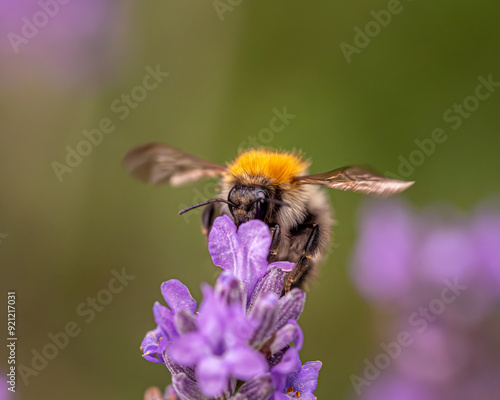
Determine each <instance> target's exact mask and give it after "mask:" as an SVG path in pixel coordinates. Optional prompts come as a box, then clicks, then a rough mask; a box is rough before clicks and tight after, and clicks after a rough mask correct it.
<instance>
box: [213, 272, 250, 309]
mask: <svg viewBox="0 0 500 400" xmlns="http://www.w3.org/2000/svg"><path fill="white" fill-rule="evenodd" d="M242 286H243V285H242V282H241V281H240V280H239V279H237V278H236V277H235V276H234V275H233V273H232V272H230V271H222V273H221V274H220V275H219V277H218V278H217V281H216V282H215V287H214V293H215V295H216V296H217V297H218V298H219V299H221V300H223V301H224V302H226V303H227V304H231V303H239V304H243V298H244V296H243V287H242ZM245 297H246V295H245Z"/></svg>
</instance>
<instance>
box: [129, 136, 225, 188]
mask: <svg viewBox="0 0 500 400" xmlns="http://www.w3.org/2000/svg"><path fill="white" fill-rule="evenodd" d="M123 167H124V169H125V170H126V171H127V172H128V173H130V175H132V176H133V177H134V178H137V179H140V180H141V181H144V182H147V183H150V184H153V185H157V184H161V183H170V184H171V185H173V186H178V185H182V184H184V183H188V182H193V181H197V180H198V179H201V178H209V177H216V176H220V175H222V174H223V173H224V172H225V171H226V167H224V166H222V165H219V164H215V163H211V162H210V161H206V160H203V159H201V158H198V157H195V156H193V155H191V154H188V153H185V152H183V151H181V150H177V149H174V148H173V147H170V146H167V145H164V144H161V143H149V144H146V145H142V146H138V147H134V148H132V149H131V150H130V151H129V152H128V153H127V154H126V155H125V157H124V158H123Z"/></svg>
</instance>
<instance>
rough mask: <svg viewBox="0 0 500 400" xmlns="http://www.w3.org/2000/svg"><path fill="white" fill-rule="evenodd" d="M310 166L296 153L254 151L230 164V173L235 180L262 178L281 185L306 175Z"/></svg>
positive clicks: (240, 156) (244, 154)
mask: <svg viewBox="0 0 500 400" xmlns="http://www.w3.org/2000/svg"><path fill="white" fill-rule="evenodd" d="M308 166H309V164H308V163H307V162H306V161H304V160H302V158H301V157H300V156H298V155H297V154H295V153H286V152H279V151H271V150H265V149H252V150H248V151H246V152H244V153H242V154H240V155H239V156H238V157H237V158H236V160H234V161H233V162H232V163H231V164H229V165H228V172H229V173H230V174H231V175H232V176H233V177H235V178H249V177H260V178H264V179H266V180H268V181H269V182H270V183H273V184H278V185H279V184H282V183H288V182H291V181H292V179H293V178H294V177H296V176H298V175H301V174H303V173H305V171H306V170H307V167H308Z"/></svg>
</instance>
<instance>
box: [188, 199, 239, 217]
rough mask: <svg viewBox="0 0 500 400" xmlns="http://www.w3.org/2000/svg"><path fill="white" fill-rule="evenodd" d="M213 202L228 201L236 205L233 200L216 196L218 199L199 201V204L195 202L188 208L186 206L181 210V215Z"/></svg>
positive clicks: (233, 205) (231, 204) (232, 205)
mask: <svg viewBox="0 0 500 400" xmlns="http://www.w3.org/2000/svg"><path fill="white" fill-rule="evenodd" d="M212 203H226V204H228V205H230V206H231V207H236V204H234V203H233V202H231V201H228V200H224V199H219V198H216V199H212V200H207V201H204V202H203V203H198V204H195V205H193V206H190V207H188V208H185V209H184V210H181V211H179V215H182V214H184V213H186V212H188V211H191V210H194V209H195V208H198V207H202V206H206V205H208V204H212Z"/></svg>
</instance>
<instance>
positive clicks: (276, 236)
mask: <svg viewBox="0 0 500 400" xmlns="http://www.w3.org/2000/svg"><path fill="white" fill-rule="evenodd" d="M280 244H281V228H280V226H279V225H278V224H276V226H275V227H274V232H273V238H272V240H271V247H269V255H268V256H267V262H268V263H272V262H274V261H276V259H277V258H278V250H279V247H280Z"/></svg>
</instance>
